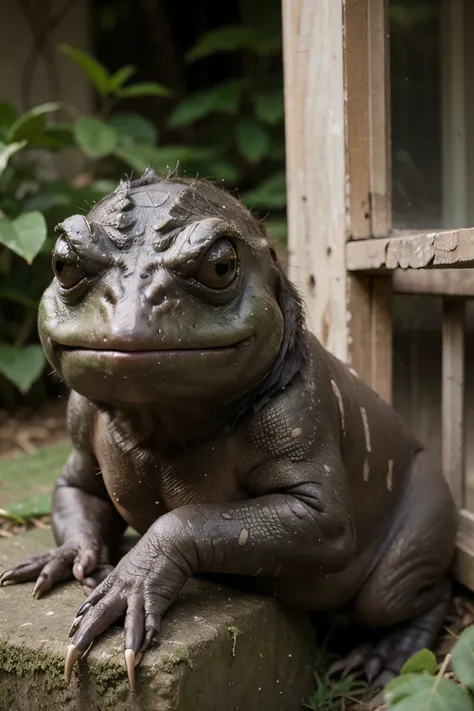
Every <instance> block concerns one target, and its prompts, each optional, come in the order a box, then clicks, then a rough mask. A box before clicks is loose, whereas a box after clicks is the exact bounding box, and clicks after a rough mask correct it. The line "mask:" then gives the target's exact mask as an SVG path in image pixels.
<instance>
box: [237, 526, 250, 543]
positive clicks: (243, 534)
mask: <svg viewBox="0 0 474 711" xmlns="http://www.w3.org/2000/svg"><path fill="white" fill-rule="evenodd" d="M248 539H249V532H248V531H247V529H246V528H243V529H242V530H241V532H240V536H239V540H238V541H237V543H238V545H239V546H245V544H246V543H247V541H248Z"/></svg>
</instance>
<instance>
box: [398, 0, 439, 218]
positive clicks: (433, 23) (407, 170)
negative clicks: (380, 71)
mask: <svg viewBox="0 0 474 711" xmlns="http://www.w3.org/2000/svg"><path fill="white" fill-rule="evenodd" d="M389 21H390V75H391V76H390V82H391V114H392V115H391V120H392V171H393V173H392V177H393V223H394V227H396V228H402V229H425V228H431V227H440V226H441V224H442V220H443V207H442V91H441V0H391V2H390V10H389Z"/></svg>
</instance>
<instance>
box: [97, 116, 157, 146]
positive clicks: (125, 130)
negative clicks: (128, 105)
mask: <svg viewBox="0 0 474 711" xmlns="http://www.w3.org/2000/svg"><path fill="white" fill-rule="evenodd" d="M109 124H110V126H112V127H113V128H114V129H115V130H116V131H117V133H118V134H119V136H120V143H121V144H123V145H124V146H129V145H130V144H134V143H142V144H144V145H149V146H154V145H155V144H156V142H157V140H158V131H157V129H156V126H155V125H154V124H153V123H152V122H151V121H148V119H146V118H143V116H140V114H135V113H132V112H130V113H126V112H123V113H119V114H114V115H113V116H111V118H110V119H109Z"/></svg>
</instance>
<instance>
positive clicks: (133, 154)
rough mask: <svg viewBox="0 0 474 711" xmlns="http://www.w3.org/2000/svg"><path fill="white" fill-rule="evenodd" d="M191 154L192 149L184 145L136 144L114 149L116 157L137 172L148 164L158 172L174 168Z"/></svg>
mask: <svg viewBox="0 0 474 711" xmlns="http://www.w3.org/2000/svg"><path fill="white" fill-rule="evenodd" d="M193 154H194V150H193V149H192V148H188V147H186V146H165V147H163V148H155V147H153V146H142V145H136V146H134V147H133V148H122V147H119V148H117V149H116V150H115V155H116V156H117V157H118V158H120V159H121V160H123V161H124V163H127V165H129V166H130V167H131V168H133V169H134V170H137V171H138V172H143V171H144V170H146V169H147V168H148V167H149V166H152V167H153V168H155V170H156V171H157V172H158V173H162V172H166V171H168V170H172V169H174V168H175V167H176V165H177V164H178V163H182V162H184V161H186V160H189V158H191V157H192V156H193Z"/></svg>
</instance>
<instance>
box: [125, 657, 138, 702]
mask: <svg viewBox="0 0 474 711" xmlns="http://www.w3.org/2000/svg"><path fill="white" fill-rule="evenodd" d="M123 656H124V657H125V666H126V667H127V674H128V681H129V684H130V689H131V691H132V692H133V693H135V665H136V661H135V652H134V651H133V649H126V650H125V652H124V653H123Z"/></svg>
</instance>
